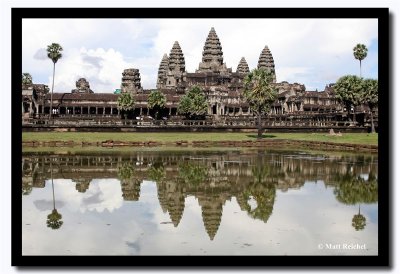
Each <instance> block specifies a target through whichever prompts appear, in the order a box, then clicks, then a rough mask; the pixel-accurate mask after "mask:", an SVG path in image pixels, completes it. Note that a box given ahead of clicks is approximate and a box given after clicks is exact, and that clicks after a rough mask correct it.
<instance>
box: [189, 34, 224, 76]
mask: <svg viewBox="0 0 400 274" xmlns="http://www.w3.org/2000/svg"><path fill="white" fill-rule="evenodd" d="M196 72H214V73H221V72H227V68H226V65H225V64H224V57H223V52H222V46H221V42H220V41H219V38H218V35H217V33H216V32H215V29H214V28H211V30H210V32H209V33H208V36H207V39H206V42H205V44H204V48H203V57H202V60H201V63H200V64H199V68H198V69H197V70H196Z"/></svg>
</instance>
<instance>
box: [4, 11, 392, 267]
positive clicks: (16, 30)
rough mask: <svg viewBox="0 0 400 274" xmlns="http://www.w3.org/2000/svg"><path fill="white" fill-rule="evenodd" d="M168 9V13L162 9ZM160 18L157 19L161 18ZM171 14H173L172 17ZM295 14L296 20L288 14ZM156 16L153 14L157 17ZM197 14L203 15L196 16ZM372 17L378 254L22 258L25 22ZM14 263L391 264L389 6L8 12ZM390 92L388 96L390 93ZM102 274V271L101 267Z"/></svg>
mask: <svg viewBox="0 0 400 274" xmlns="http://www.w3.org/2000/svg"><path fill="white" fill-rule="evenodd" d="M166 10H167V11H166ZM159 14H160V15H159ZM171 14H173V16H172V15H171ZM291 14H297V15H296V17H292V16H288V15H291ZM155 15H156V16H155ZM199 15H201V16H199ZM154 17H157V18H376V19H378V32H379V36H378V45H379V48H378V56H379V59H378V76H379V77H378V78H379V91H380V94H379V118H380V119H379V120H380V121H379V128H380V133H379V139H378V145H379V155H378V161H379V176H380V181H381V184H380V185H379V205H378V216H379V224H378V230H379V235H378V256H237V258H236V257H235V258H232V257H231V256H191V257H193V260H188V259H187V258H183V256H157V257H156V258H154V257H155V256H138V257H137V258H132V256H56V257H55V256H22V236H21V235H22V209H21V207H22V196H21V189H20V188H21V185H20V184H19V183H18V182H20V178H21V155H22V127H21V118H22V116H21V111H20V106H21V96H20V95H19V91H20V87H21V74H22V19H24V18H154ZM11 20H12V22H11V23H12V24H11V26H12V44H11V49H12V53H11V54H12V55H11V57H12V68H11V69H12V90H11V93H12V108H11V117H12V159H11V160H12V199H11V201H12V229H11V231H12V261H11V264H12V265H13V266H136V267H139V266H147V267H153V268H154V267H165V266H173V267H188V266H192V267H194V266H197V267H207V266H208V267H209V266H213V267H216V266H218V267H225V268H226V267H233V266H247V267H250V266H252V267H254V268H256V267H261V266H283V267H293V266H318V267H323V266H330V267H333V266H336V267H337V266H359V267H366V266H381V267H382V266H389V265H390V263H391V261H392V260H391V258H390V255H391V250H392V246H390V242H389V239H390V238H391V229H390V226H389V224H390V217H391V216H392V215H391V214H390V213H391V212H390V207H389V205H390V203H389V202H390V199H389V198H390V197H389V190H390V189H391V187H392V186H391V183H392V182H391V176H390V173H389V171H390V170H389V167H390V165H389V164H388V163H389V160H391V157H389V144H390V142H389V141H390V140H389V135H390V128H389V120H390V117H389V94H390V89H389V88H390V87H389V75H390V74H389V73H390V71H389V52H390V50H391V49H390V45H389V9H388V8H156V9H154V8H12V19H11ZM388 91H389V92H388ZM99 270H100V269H99Z"/></svg>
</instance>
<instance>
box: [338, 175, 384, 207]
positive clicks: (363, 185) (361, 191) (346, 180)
mask: <svg viewBox="0 0 400 274" xmlns="http://www.w3.org/2000/svg"><path fill="white" fill-rule="evenodd" d="M335 180H336V181H337V182H338V184H337V185H336V186H335V189H334V194H335V196H336V199H337V200H338V201H339V202H341V203H344V204H346V205H355V204H358V203H365V204H371V203H376V202H378V180H377V178H376V176H375V175H374V174H373V173H370V174H369V176H368V180H364V179H363V178H362V177H360V176H358V175H357V176H356V175H353V174H351V173H350V172H347V173H346V174H344V175H339V174H338V175H336V178H335Z"/></svg>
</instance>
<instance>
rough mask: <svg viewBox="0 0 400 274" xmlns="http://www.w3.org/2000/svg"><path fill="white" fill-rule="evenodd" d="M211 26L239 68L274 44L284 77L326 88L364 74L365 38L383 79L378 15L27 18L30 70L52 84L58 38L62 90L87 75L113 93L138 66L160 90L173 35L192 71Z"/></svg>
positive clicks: (145, 81) (370, 72) (373, 67)
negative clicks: (359, 47) (51, 47)
mask: <svg viewBox="0 0 400 274" xmlns="http://www.w3.org/2000/svg"><path fill="white" fill-rule="evenodd" d="M211 27H214V28H215V30H216V32H217V34H218V36H219V39H220V42H221V45H222V50H223V54H224V62H225V63H226V65H227V66H228V67H231V68H232V69H233V71H235V70H236V67H237V65H238V63H239V60H240V59H241V57H245V58H246V60H247V62H248V64H249V67H250V68H255V67H256V66H257V62H258V58H259V55H260V53H261V50H262V49H263V48H264V46H265V45H268V47H269V48H270V50H271V52H272V54H273V57H274V60H275V66H276V73H277V79H278V81H288V82H298V83H302V84H305V85H306V88H307V89H309V90H315V89H316V88H318V89H320V90H321V89H323V88H324V86H325V85H326V84H328V83H332V82H335V81H336V80H337V78H338V77H339V76H341V75H344V74H358V73H359V67H358V63H357V62H356V60H355V59H354V57H353V53H352V49H353V47H354V45H356V44H357V43H364V44H366V45H367V47H369V48H370V51H369V53H368V57H367V58H366V59H365V60H364V61H363V68H365V69H363V75H364V73H365V76H366V77H372V78H377V63H378V55H377V46H374V45H375V44H376V41H377V38H378V24H377V20H376V19H24V20H23V39H22V41H23V64H22V65H23V70H24V71H27V72H30V73H31V75H32V76H33V80H34V82H44V83H47V84H48V83H51V75H52V64H51V61H50V60H46V59H47V58H44V55H43V48H44V47H46V45H48V44H50V43H52V42H53V41H57V42H58V43H60V44H61V45H62V46H63V48H64V56H63V58H62V60H60V61H59V63H57V65H56V66H57V68H56V91H57V92H69V91H70V90H71V89H73V88H74V87H75V81H76V80H77V79H78V77H85V76H86V78H90V79H87V80H89V82H90V83H91V88H92V89H93V90H94V91H95V92H113V91H114V89H115V88H119V87H120V84H121V73H122V71H123V70H124V69H126V68H131V67H133V68H138V69H139V70H140V74H141V79H142V86H143V87H144V88H147V89H148V88H155V86H156V80H157V71H158V67H159V64H160V61H161V59H162V56H163V55H164V53H167V54H169V53H170V50H171V48H172V45H173V43H174V41H179V44H180V46H181V48H182V51H183V53H184V56H185V61H186V70H187V71H188V72H194V71H195V70H196V69H197V68H198V65H199V63H200V62H201V57H202V51H203V46H204V42H205V40H206V38H207V35H208V32H209V30H210V29H211ZM374 43H375V44H374ZM45 61H46V63H45Z"/></svg>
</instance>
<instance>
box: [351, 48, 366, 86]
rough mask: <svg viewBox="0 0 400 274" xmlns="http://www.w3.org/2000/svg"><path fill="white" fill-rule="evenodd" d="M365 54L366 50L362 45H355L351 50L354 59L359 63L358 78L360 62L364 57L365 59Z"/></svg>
mask: <svg viewBox="0 0 400 274" xmlns="http://www.w3.org/2000/svg"><path fill="white" fill-rule="evenodd" d="M367 52H368V49H367V47H366V46H365V45H364V44H357V45H356V46H355V47H354V48H353V55H354V58H356V59H357V60H359V61H360V78H361V61H362V60H364V58H365V57H367Z"/></svg>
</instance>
